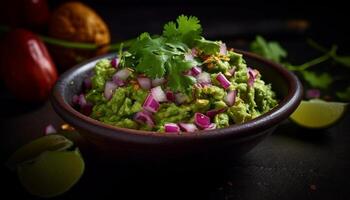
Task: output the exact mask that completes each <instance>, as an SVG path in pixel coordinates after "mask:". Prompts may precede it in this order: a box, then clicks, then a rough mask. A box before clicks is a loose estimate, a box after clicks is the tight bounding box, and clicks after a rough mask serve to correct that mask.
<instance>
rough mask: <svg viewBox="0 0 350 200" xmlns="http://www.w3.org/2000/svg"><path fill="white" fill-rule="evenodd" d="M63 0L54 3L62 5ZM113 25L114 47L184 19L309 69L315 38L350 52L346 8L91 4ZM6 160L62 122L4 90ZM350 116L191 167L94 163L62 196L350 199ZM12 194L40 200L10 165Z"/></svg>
mask: <svg viewBox="0 0 350 200" xmlns="http://www.w3.org/2000/svg"><path fill="white" fill-rule="evenodd" d="M61 2H63V1H50V7H51V8H55V7H56V6H57V5H59V4H60V3H61ZM84 2H86V3H87V4H88V5H90V6H91V7H92V8H94V9H95V10H96V11H97V12H98V13H99V14H100V15H101V16H102V18H103V19H104V20H105V21H106V22H107V24H108V25H109V28H110V31H111V34H112V41H113V42H115V41H119V40H122V39H130V38H133V37H136V36H137V35H139V34H140V33H141V32H145V31H147V32H150V33H153V34H157V33H160V32H161V31H162V26H163V24H164V23H165V22H167V21H169V20H175V19H176V17H177V16H178V15H180V14H188V15H194V16H197V17H198V18H199V19H200V20H201V23H202V26H203V29H204V35H205V36H206V37H208V38H210V39H221V40H223V41H224V42H226V43H227V44H228V45H229V46H231V47H234V48H243V49H247V48H248V44H249V42H250V41H251V40H252V39H253V38H254V37H255V36H256V35H257V34H261V35H263V36H265V37H266V38H268V39H274V40H278V41H280V42H281V43H282V45H283V46H284V47H285V48H286V49H287V50H288V52H289V59H290V60H291V61H293V62H295V63H302V62H304V61H306V60H308V59H310V58H313V57H314V56H316V55H319V54H318V52H316V51H314V50H312V49H311V48H310V47H308V46H307V45H306V43H305V40H306V38H313V39H315V40H316V41H318V42H320V43H321V44H324V45H325V46H329V45H331V44H333V43H334V44H338V45H339V48H340V52H342V53H344V54H349V52H350V49H349V39H348V37H349V29H348V19H349V14H348V11H347V6H345V3H341V2H340V1H327V2H320V1H271V0H270V1H224V0H214V1H189V0H187V1H186V0H178V1H155V0H152V1H138V0H128V1H112V0H91V1H84ZM293 19H297V20H304V21H305V22H307V24H309V26H308V28H307V29H305V30H296V29H291V28H288V25H287V22H288V21H289V20H293ZM1 91H2V92H1V93H0V103H1V105H2V109H1V117H0V119H1V123H0V130H1V131H0V132H1V161H5V160H6V159H7V157H8V156H9V155H10V153H11V152H13V151H14V150H15V149H16V148H18V147H19V146H20V145H22V144H24V143H26V142H28V141H30V140H32V139H34V138H36V137H39V136H40V135H42V134H43V129H44V127H45V126H46V125H47V124H49V123H52V124H54V125H56V126H59V125H60V124H62V123H63V122H62V121H61V120H60V118H59V117H58V116H57V115H56V114H55V113H54V111H53V110H52V108H51V106H50V104H49V103H48V102H47V103H45V104H44V105H39V106H37V105H36V106H33V105H27V104H23V103H21V102H18V101H16V100H15V99H14V98H13V97H12V96H11V95H10V94H9V93H8V92H7V91H6V89H5V88H4V86H3V85H2V84H1ZM349 123H350V116H349V113H347V114H346V116H345V117H344V119H343V120H342V121H341V122H339V123H338V124H337V125H336V126H334V127H332V128H330V129H327V130H321V131H310V130H306V129H302V128H299V127H297V126H296V125H294V124H293V123H291V122H289V121H286V122H285V123H283V124H282V125H281V126H280V127H279V128H278V129H277V130H276V131H275V132H274V134H273V135H271V136H269V137H268V138H267V139H266V140H264V141H263V142H262V143H261V144H259V145H258V146H257V147H256V148H255V149H253V150H252V151H251V152H249V153H248V154H246V155H244V156H242V158H239V159H235V160H229V161H221V162H209V163H207V164H206V165H203V166H195V165H190V164H188V163H183V165H182V167H180V168H176V169H171V168H170V169H169V168H166V169H164V168H157V167H156V166H154V164H153V163H146V165H147V167H138V166H125V165H124V164H125V163H121V165H113V166H109V165H102V164H99V163H97V164H96V163H93V161H92V162H91V160H90V161H89V160H87V162H88V163H87V166H86V172H85V174H84V176H83V177H82V179H81V180H80V182H79V183H78V184H77V185H75V186H74V187H73V189H72V190H71V191H69V192H68V193H67V194H65V195H64V196H61V197H58V199H80V198H86V197H87V198H103V197H106V196H113V197H115V198H116V199H117V198H119V199H134V198H138V199H141V198H142V199H149V198H152V199H293V200H295V199H344V200H345V199H350V192H349V189H348V188H349V184H350V181H349V177H350V176H349V175H350V174H349V173H350V172H349V170H350V161H349V158H350V147H349V144H350V135H349V133H350V126H349ZM1 174H2V176H1V180H0V182H2V184H1V185H3V186H5V187H3V186H2V187H1V190H3V191H2V194H3V195H4V196H6V195H10V197H11V198H20V199H34V197H32V196H30V195H28V194H27V193H26V191H25V190H24V189H23V188H22V187H21V185H20V183H19V182H18V180H17V176H16V174H15V173H12V172H10V171H9V170H7V169H6V168H5V167H3V168H1Z"/></svg>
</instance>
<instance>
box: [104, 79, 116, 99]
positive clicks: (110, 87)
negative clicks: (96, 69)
mask: <svg viewBox="0 0 350 200" xmlns="http://www.w3.org/2000/svg"><path fill="white" fill-rule="evenodd" d="M117 87H118V85H117V84H115V83H114V82H113V81H107V82H106V84H105V91H104V96H105V98H106V99H107V100H110V99H111V98H112V96H113V92H114V90H115V89H116V88H117Z"/></svg>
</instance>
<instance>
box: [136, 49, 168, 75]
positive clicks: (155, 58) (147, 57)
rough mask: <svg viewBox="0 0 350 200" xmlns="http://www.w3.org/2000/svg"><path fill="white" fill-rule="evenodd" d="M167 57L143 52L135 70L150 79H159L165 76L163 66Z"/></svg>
mask: <svg viewBox="0 0 350 200" xmlns="http://www.w3.org/2000/svg"><path fill="white" fill-rule="evenodd" d="M167 59H168V57H167V56H166V55H156V54H154V53H152V52H145V53H144V55H143V56H142V58H141V59H140V62H139V64H138V65H137V66H136V70H137V71H138V72H141V73H145V74H146V75H147V76H148V77H150V78H153V79H154V78H160V77H163V76H164V74H165V68H164V64H165V62H166V61H167Z"/></svg>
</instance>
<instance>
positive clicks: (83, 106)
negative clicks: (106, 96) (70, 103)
mask: <svg viewBox="0 0 350 200" xmlns="http://www.w3.org/2000/svg"><path fill="white" fill-rule="evenodd" d="M78 105H79V107H80V112H81V113H83V114H84V115H90V114H91V112H92V104H91V103H90V102H87V101H86V99H85V96H84V94H80V95H79V100H78Z"/></svg>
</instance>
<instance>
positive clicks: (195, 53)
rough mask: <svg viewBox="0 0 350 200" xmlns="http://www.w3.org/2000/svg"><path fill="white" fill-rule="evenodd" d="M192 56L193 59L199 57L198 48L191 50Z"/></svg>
mask: <svg viewBox="0 0 350 200" xmlns="http://www.w3.org/2000/svg"><path fill="white" fill-rule="evenodd" d="M191 54H192V56H193V57H197V56H198V51H197V49H196V48H192V49H191Z"/></svg>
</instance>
